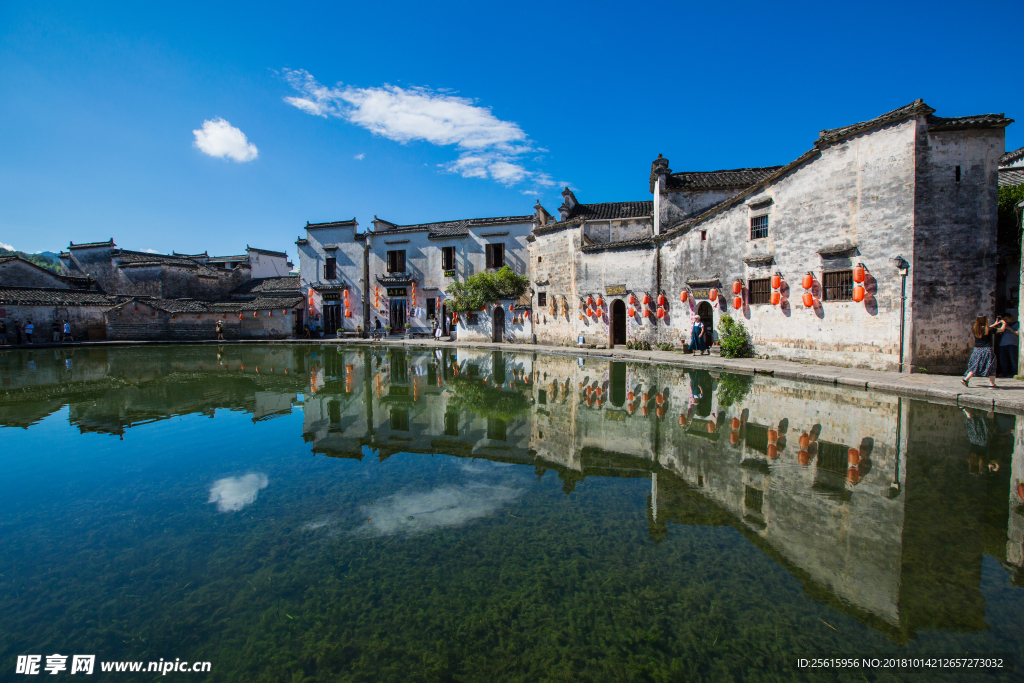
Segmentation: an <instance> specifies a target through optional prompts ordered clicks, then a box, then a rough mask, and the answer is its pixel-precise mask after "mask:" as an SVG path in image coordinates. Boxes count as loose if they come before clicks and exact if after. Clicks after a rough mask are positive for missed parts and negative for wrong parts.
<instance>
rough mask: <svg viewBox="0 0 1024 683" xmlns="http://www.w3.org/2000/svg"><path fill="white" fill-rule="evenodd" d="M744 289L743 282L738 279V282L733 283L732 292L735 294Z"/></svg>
mask: <svg viewBox="0 0 1024 683" xmlns="http://www.w3.org/2000/svg"><path fill="white" fill-rule="evenodd" d="M742 291H743V283H742V282H740V281H739V280H737V281H736V282H734V283H732V293H733V294H739V293H740V292H742Z"/></svg>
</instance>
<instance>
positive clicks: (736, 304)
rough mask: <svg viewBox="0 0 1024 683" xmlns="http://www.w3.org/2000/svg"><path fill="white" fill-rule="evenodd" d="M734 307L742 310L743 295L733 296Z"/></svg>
mask: <svg viewBox="0 0 1024 683" xmlns="http://www.w3.org/2000/svg"><path fill="white" fill-rule="evenodd" d="M732 307H733V308H735V309H736V310H737V311H738V310H740V309H741V308H743V297H742V296H737V297H733V299H732Z"/></svg>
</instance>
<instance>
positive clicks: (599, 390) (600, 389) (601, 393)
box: [594, 387, 604, 396]
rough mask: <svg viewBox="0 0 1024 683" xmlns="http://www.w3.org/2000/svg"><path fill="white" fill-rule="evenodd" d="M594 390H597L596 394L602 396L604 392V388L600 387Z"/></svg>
mask: <svg viewBox="0 0 1024 683" xmlns="http://www.w3.org/2000/svg"><path fill="white" fill-rule="evenodd" d="M594 391H596V392H597V395H598V396H602V395H603V394H604V389H602V388H601V387H598V388H596V389H594Z"/></svg>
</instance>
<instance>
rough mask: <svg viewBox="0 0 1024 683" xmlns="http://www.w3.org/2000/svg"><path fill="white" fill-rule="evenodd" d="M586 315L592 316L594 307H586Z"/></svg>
mask: <svg viewBox="0 0 1024 683" xmlns="http://www.w3.org/2000/svg"><path fill="white" fill-rule="evenodd" d="M587 317H588V318H592V317H594V309H592V308H588V309H587Z"/></svg>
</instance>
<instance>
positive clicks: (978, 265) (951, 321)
mask: <svg viewBox="0 0 1024 683" xmlns="http://www.w3.org/2000/svg"><path fill="white" fill-rule="evenodd" d="M918 125H919V128H918V130H919V133H918V137H917V184H916V186H915V187H916V195H915V212H914V213H915V216H914V219H915V226H916V229H915V233H914V258H913V260H912V261H911V260H910V258H909V257H906V258H907V260H908V261H911V268H910V278H909V279H910V280H912V289H913V291H914V293H915V295H914V297H913V299H912V300H911V301H912V302H913V308H914V329H913V343H912V359H911V362H912V363H913V365H914V366H915V369H917V368H927V369H928V370H929V371H932V372H949V373H956V372H964V371H965V370H966V368H967V361H968V359H969V358H970V355H971V351H972V350H973V347H974V340H973V337H972V335H971V333H970V326H971V324H972V323H973V322H974V318H975V317H976V316H980V315H984V316H988V318H989V320H990V321H992V320H993V319H994V316H995V315H997V314H1000V315H1001V314H1002V313H1003V311H996V310H994V309H995V287H996V222H997V204H998V181H997V176H998V173H999V171H998V168H999V157H1000V156H1001V155H1002V154H1003V148H1004V145H1005V140H1004V129H1003V128H995V129H982V130H958V131H938V132H930V131H928V130H927V123H926V122H925V120H924V118H923V117H922V120H921V121H920V122H919V124H918ZM957 167H959V168H960V180H959V182H957V179H956V169H957Z"/></svg>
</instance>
